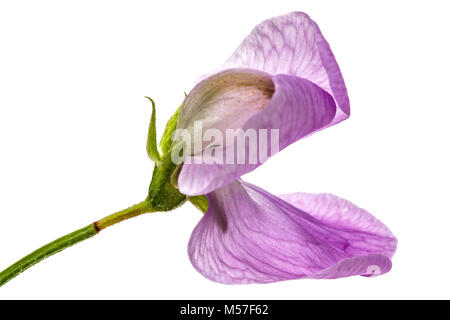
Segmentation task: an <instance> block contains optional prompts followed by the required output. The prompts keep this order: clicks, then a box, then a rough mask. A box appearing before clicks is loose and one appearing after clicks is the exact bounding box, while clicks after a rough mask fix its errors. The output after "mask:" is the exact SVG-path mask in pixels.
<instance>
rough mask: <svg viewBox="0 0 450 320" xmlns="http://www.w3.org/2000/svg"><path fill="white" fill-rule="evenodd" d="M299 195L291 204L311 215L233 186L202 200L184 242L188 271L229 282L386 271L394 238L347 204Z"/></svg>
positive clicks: (241, 184) (256, 190)
mask: <svg viewBox="0 0 450 320" xmlns="http://www.w3.org/2000/svg"><path fill="white" fill-rule="evenodd" d="M304 195H305V194H301V195H300V197H299V198H297V197H294V196H290V197H289V199H294V200H295V201H293V202H294V203H296V204H297V203H300V204H301V205H302V206H304V207H307V208H310V209H311V208H312V214H311V215H310V214H308V213H306V212H305V211H302V210H301V209H299V208H296V207H294V206H293V205H291V204H289V203H288V202H286V201H284V200H282V199H280V198H277V197H275V196H273V195H271V194H269V193H268V192H266V191H264V190H262V189H260V188H258V187H256V186H253V185H251V184H248V183H246V182H242V181H239V180H238V181H235V182H233V183H231V184H229V185H228V186H225V187H223V188H220V189H218V190H216V191H214V192H212V193H210V194H208V200H209V209H208V211H207V212H206V214H205V216H204V217H203V218H202V219H201V221H200V222H199V223H198V225H197V226H196V228H195V229H194V231H193V233H192V236H191V239H190V241H189V247H188V253H189V257H190V259H191V262H192V264H193V266H194V267H195V268H196V269H197V270H198V271H199V272H200V273H201V274H202V275H204V276H205V277H206V278H208V279H211V280H213V281H217V282H222V283H229V284H237V283H266V282H274V281H281V280H289V279H297V278H338V277H347V276H352V275H365V276H372V275H379V274H383V273H386V272H388V271H389V270H390V268H391V261H390V258H389V257H390V256H392V254H393V252H394V250H395V246H396V239H395V238H394V237H393V236H392V234H391V233H390V232H389V230H388V229H387V228H386V227H385V226H383V225H382V224H381V223H380V222H379V221H377V220H376V219H375V218H373V217H372V216H370V215H369V214H368V213H367V212H365V211H364V210H362V209H359V208H357V207H355V206H353V205H351V204H350V203H348V202H346V201H345V200H342V199H339V198H337V197H334V196H323V195H318V196H317V197H314V196H313V195H306V196H304ZM309 196H310V198H308V197H309ZM297 199H301V201H300V202H297ZM309 199H312V203H313V204H312V205H311V204H310V203H309ZM322 201H324V204H323V205H322V204H321V202H322ZM325 211H326V212H325ZM329 212H331V213H329ZM331 216H337V217H334V218H333V217H331ZM353 216H354V217H355V218H352V217H353Z"/></svg>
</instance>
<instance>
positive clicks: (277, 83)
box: [178, 75, 336, 195]
mask: <svg viewBox="0 0 450 320" xmlns="http://www.w3.org/2000/svg"><path fill="white" fill-rule="evenodd" d="M205 81H208V80H205ZM272 81H273V84H274V88H275V92H274V93H273V96H272V98H271V99H270V101H269V102H268V103H267V105H266V106H265V108H264V109H263V110H261V111H259V112H257V113H256V114H254V115H253V116H251V117H250V118H249V119H248V120H247V121H246V122H245V123H244V124H243V125H242V129H243V130H245V131H246V130H248V129H255V130H257V131H258V130H259V129H267V130H270V129H278V130H279V150H282V149H283V148H285V147H286V146H288V145H289V144H291V143H293V142H295V141H297V140H299V139H301V138H302V137H304V136H306V135H309V134H311V133H313V132H315V131H317V130H320V129H323V128H326V127H327V126H329V125H330V122H331V121H332V120H333V118H334V115H335V113H336V105H335V103H334V100H333V98H332V97H331V96H330V95H329V94H328V93H327V92H326V91H325V90H323V89H321V88H319V87H318V86H317V85H315V84H313V83H312V82H310V81H308V80H305V79H302V78H298V77H294V76H288V75H278V76H273V77H272ZM199 86H203V84H202V83H200V84H199ZM191 94H192V95H193V96H196V95H197V92H196V89H194V90H193V93H191ZM191 94H189V96H191ZM189 96H188V98H187V99H186V102H185V104H188V105H189ZM235 116H236V118H239V116H240V115H239V113H238V114H236V115H235ZM179 121H181V122H182V123H184V122H185V121H184V120H183V119H181V120H179ZM236 121H238V120H236ZM186 122H187V121H186ZM243 152H244V153H245V159H246V162H245V163H244V164H237V163H235V164H226V163H225V164H206V163H201V164H195V163H193V162H192V161H191V163H185V164H184V165H183V168H182V169H181V172H180V176H179V178H178V187H179V189H180V192H182V193H184V194H187V195H200V194H206V193H209V192H211V191H213V190H215V189H216V188H219V187H222V186H224V185H226V184H228V183H230V182H232V181H234V180H236V179H237V178H239V177H240V176H241V175H243V174H245V173H247V172H250V171H252V170H254V169H255V168H257V167H258V166H259V165H261V164H262V163H263V162H264V161H263V160H261V159H258V161H257V162H256V163H250V162H249V159H250V158H251V157H250V156H249V154H248V153H249V152H250V148H246V149H244V151H243ZM268 153H269V154H270V155H273V154H274V153H276V150H271V149H270V148H268ZM224 154H226V150H224Z"/></svg>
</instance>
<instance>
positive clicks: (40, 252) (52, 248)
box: [0, 201, 155, 287]
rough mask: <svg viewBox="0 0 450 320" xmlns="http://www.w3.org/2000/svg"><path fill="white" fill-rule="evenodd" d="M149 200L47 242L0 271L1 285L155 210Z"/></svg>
mask: <svg viewBox="0 0 450 320" xmlns="http://www.w3.org/2000/svg"><path fill="white" fill-rule="evenodd" d="M154 211H155V210H153V209H152V208H151V207H150V205H149V203H148V202H147V201H143V202H141V203H138V204H136V205H134V206H131V207H129V208H127V209H125V210H122V211H119V212H117V213H114V214H112V215H109V216H107V217H105V218H103V219H101V220H98V221H97V222H94V223H92V224H90V225H88V226H87V227H84V228H82V229H79V230H77V231H74V232H72V233H69V234H67V235H65V236H63V237H61V238H58V239H56V240H55V241H53V242H50V243H48V244H46V245H45V246H43V247H41V248H39V249H37V250H36V251H33V252H32V253H30V254H29V255H27V256H25V257H23V258H22V259H20V260H19V261H17V262H16V263H14V264H13V265H11V266H10V267H8V268H7V269H5V270H3V271H2V272H0V287H1V286H2V285H4V284H5V283H7V282H8V281H9V280H11V279H12V278H14V277H15V276H17V275H19V274H20V273H22V272H23V271H25V270H26V269H28V268H29V267H31V266H33V265H35V264H36V263H38V262H40V261H42V260H44V259H45V258H48V257H50V256H51V255H53V254H55V253H58V252H60V251H62V250H64V249H66V248H68V247H70V246H73V245H74V244H76V243H78V242H81V241H83V240H86V239H89V238H91V237H93V236H95V235H96V234H97V233H99V232H100V231H101V230H103V229H105V228H107V227H109V226H112V225H113V224H116V223H119V222H121V221H124V220H126V219H129V218H132V217H136V216H138V215H141V214H143V213H146V212H154Z"/></svg>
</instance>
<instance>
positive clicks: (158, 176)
mask: <svg viewBox="0 0 450 320" xmlns="http://www.w3.org/2000/svg"><path fill="white" fill-rule="evenodd" d="M177 167H178V166H177V165H176V164H175V163H173V161H172V159H171V152H170V150H169V152H167V153H166V154H165V156H164V157H163V159H162V162H161V165H160V166H159V167H158V166H156V165H155V168H154V169H153V176H152V182H151V183H150V187H149V192H148V197H147V201H148V202H149V203H150V205H151V206H152V207H153V208H155V209H156V210H157V211H170V210H173V209H175V208H177V207H179V206H180V205H182V204H183V203H184V202H185V201H186V196H185V195H184V194H182V193H180V192H179V191H178V189H177V188H175V187H174V186H173V185H172V184H171V176H172V174H173V172H175V171H176V170H177Z"/></svg>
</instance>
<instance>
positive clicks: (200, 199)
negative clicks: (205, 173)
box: [188, 196, 209, 213]
mask: <svg viewBox="0 0 450 320" xmlns="http://www.w3.org/2000/svg"><path fill="white" fill-rule="evenodd" d="M188 200H189V201H190V202H191V203H192V204H193V205H194V206H195V207H196V208H197V209H199V210H200V211H201V212H203V213H206V211H207V210H208V207H209V201H208V198H207V197H205V196H192V197H188Z"/></svg>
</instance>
